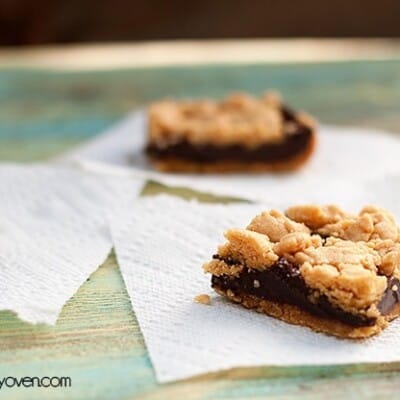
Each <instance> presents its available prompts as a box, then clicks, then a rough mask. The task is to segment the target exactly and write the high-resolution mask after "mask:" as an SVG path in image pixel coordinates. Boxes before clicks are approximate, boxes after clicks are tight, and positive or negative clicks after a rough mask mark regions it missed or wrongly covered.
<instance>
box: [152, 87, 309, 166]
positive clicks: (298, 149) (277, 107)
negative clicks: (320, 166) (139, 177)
mask: <svg viewBox="0 0 400 400" xmlns="http://www.w3.org/2000/svg"><path fill="white" fill-rule="evenodd" d="M315 141H316V125H315V123H314V121H313V119H312V118H311V117H309V116H308V115H306V114H304V113H297V112H294V111H292V110H291V109H289V108H288V107H287V106H286V105H284V104H283V103H282V102H281V100H280V97H279V96H278V95H276V94H274V93H266V94H264V95H263V96H261V97H259V98H256V97H252V96H249V95H247V94H244V93H236V94H232V95H230V96H229V97H228V98H226V99H224V100H222V101H214V100H197V101H174V100H165V101H160V102H157V103H154V104H152V105H151V106H150V107H149V110H148V142H147V147H146V153H147V155H148V157H149V158H150V160H151V162H152V163H153V165H154V166H155V167H156V168H157V169H159V170H161V171H170V172H263V171H291V170H295V169H297V168H299V167H301V166H302V165H303V164H304V163H305V162H306V161H307V160H308V159H309V157H310V156H311V154H312V152H313V150H314V147H315Z"/></svg>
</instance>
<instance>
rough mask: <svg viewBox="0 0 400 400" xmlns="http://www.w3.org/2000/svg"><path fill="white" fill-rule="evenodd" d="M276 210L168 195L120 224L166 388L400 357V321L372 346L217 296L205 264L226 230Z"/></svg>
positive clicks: (140, 312)
mask: <svg viewBox="0 0 400 400" xmlns="http://www.w3.org/2000/svg"><path fill="white" fill-rule="evenodd" d="M342 205H343V207H346V206H347V204H345V203H344V204H342ZM359 206H361V204H359ZM268 207H269V205H268V204H267V205H264V206H262V205H231V206H222V205H201V204H198V203H195V202H191V203H188V202H185V201H183V200H179V199H176V198H169V197H166V196H162V197H157V198H150V199H141V200H139V201H137V202H136V203H135V206H134V207H133V208H131V209H129V210H126V211H124V212H122V213H121V215H120V217H119V218H116V219H114V220H113V223H112V234H113V239H114V243H115V248H116V254H117V258H118V262H119V265H120V268H121V271H122V274H123V277H124V280H125V283H126V286H127V289H128V292H129V295H130V297H131V299H132V304H133V308H134V310H135V313H136V316H137V318H138V321H139V323H140V327H141V330H142V333H143V335H144V339H145V342H146V344H147V348H148V351H149V354H150V358H151V361H152V363H153V366H154V368H155V372H156V376H157V378H158V380H159V381H160V382H169V381H173V380H178V379H184V378H188V377H191V376H193V375H196V374H202V373H207V372H211V371H217V370H221V369H227V368H232V367H239V366H260V365H276V366H290V365H291V366H293V365H315V364H319V365H324V364H348V363H361V362H390V361H400V335H399V328H400V321H395V322H393V323H392V324H391V326H390V327H389V328H387V329H386V330H385V331H384V332H383V333H382V334H380V335H379V336H377V337H374V338H371V339H368V340H364V341H361V342H354V341H350V340H340V339H336V338H333V337H329V336H326V335H324V334H319V333H315V332H313V331H311V330H310V329H308V328H304V327H298V326H293V325H289V324H286V323H284V322H281V321H278V320H276V319H273V318H270V317H268V316H265V315H261V314H258V313H256V312H253V311H249V310H246V309H243V308H241V307H240V306H238V305H234V304H231V303H229V302H227V301H225V300H224V299H222V298H220V297H219V296H218V295H215V294H213V292H212V290H211V289H210V277H209V276H205V275H204V274H203V272H202V268H201V266H202V264H203V263H204V262H205V261H208V260H209V259H210V257H211V255H212V254H214V253H215V250H216V248H217V245H218V244H221V243H223V241H224V239H223V236H222V233H223V231H224V230H225V229H226V228H228V227H232V226H236V227H244V226H246V225H247V224H248V222H249V221H250V220H251V218H252V217H253V216H254V215H255V214H256V213H258V212H259V211H260V210H262V209H266V208H268ZM353 211H354V210H353ZM397 217H398V215H397ZM201 293H208V294H210V295H211V296H212V305H211V306H205V305H201V304H196V303H194V301H193V298H194V297H195V296H196V295H198V294H201Z"/></svg>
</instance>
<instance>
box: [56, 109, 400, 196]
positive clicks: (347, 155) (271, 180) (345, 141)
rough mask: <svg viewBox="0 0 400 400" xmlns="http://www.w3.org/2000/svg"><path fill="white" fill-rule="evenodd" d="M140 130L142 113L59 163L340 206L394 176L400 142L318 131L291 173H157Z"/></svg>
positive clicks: (384, 136) (366, 132) (370, 134)
mask: <svg viewBox="0 0 400 400" xmlns="http://www.w3.org/2000/svg"><path fill="white" fill-rule="evenodd" d="M146 124H147V121H146V114H145V112H144V111H137V112H135V113H133V114H132V115H130V116H128V117H127V118H125V119H124V120H122V121H121V122H120V123H118V124H117V125H115V126H114V127H111V128H110V129H109V130H108V131H107V132H105V133H103V134H102V135H99V136H98V137H96V138H94V139H93V140H91V141H89V142H88V143H86V144H85V145H83V146H82V147H81V148H78V149H75V150H73V151H72V152H71V153H68V154H67V155H65V156H64V157H63V159H64V160H75V161H78V162H80V163H83V164H85V165H86V166H89V167H90V166H91V167H96V168H101V165H98V164H99V163H103V164H105V165H106V166H112V167H114V168H111V170H112V169H113V170H114V172H118V173H120V174H122V175H123V174H129V171H130V173H132V174H133V175H134V176H145V177H147V178H151V179H154V180H158V181H160V182H163V183H165V184H168V185H176V186H187V187H191V188H193V189H197V190H200V191H204V192H210V193H213V194H222V195H229V196H234V197H239V198H248V199H253V200H261V201H268V202H276V203H277V204H292V203H293V202H313V201H314V202H331V203H332V202H333V203H334V202H338V203H342V202H343V201H347V200H348V198H349V195H348V193H349V192H350V193H352V192H353V191H354V188H355V186H358V187H359V189H360V188H361V187H362V186H363V184H364V183H365V182H366V181H367V180H370V179H373V178H376V177H381V176H383V175H387V174H389V173H395V172H398V171H399V170H400V164H399V154H400V139H399V138H397V137H396V136H395V135H390V134H388V133H386V132H382V131H378V130H372V129H361V128H351V127H332V126H321V127H320V132H319V138H318V144H317V149H316V151H315V154H314V155H313V156H312V158H311V160H310V162H309V163H308V164H307V165H306V166H305V167H304V168H302V169H301V170H299V171H297V172H294V173H290V174H275V175H274V174H260V175H257V174H256V175H254V174H228V175H218V174H210V175H194V174H170V173H160V172H157V171H155V170H154V169H153V168H152V167H151V165H150V164H149V163H148V162H147V160H146V157H145V156H144V153H143V149H144V147H145V143H146ZM103 168H104V165H103ZM108 170H110V168H108ZM358 192H360V190H358ZM358 200H360V199H354V202H355V203H356V202H357V201H358Z"/></svg>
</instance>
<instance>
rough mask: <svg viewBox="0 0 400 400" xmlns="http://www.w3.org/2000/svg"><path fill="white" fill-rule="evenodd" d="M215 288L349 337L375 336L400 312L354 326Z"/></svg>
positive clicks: (263, 310) (291, 320) (286, 317)
mask: <svg viewBox="0 0 400 400" xmlns="http://www.w3.org/2000/svg"><path fill="white" fill-rule="evenodd" d="M215 290H216V292H217V293H219V294H221V295H223V296H226V297H227V298H228V299H229V300H231V301H233V302H235V303H239V304H241V305H243V306H244V307H246V308H250V309H255V310H256V311H258V312H260V313H263V314H267V315H270V316H272V317H275V318H279V319H280V320H282V321H285V322H288V323H289V324H293V325H302V326H306V327H309V328H311V329H313V330H314V331H316V332H323V333H326V334H329V335H333V336H338V337H342V338H348V339H364V338H367V337H370V336H373V335H375V334H377V333H379V332H381V331H382V330H383V329H384V328H386V326H387V325H388V323H389V322H390V321H391V320H392V319H394V318H396V317H397V316H398V315H399V314H400V306H397V307H396V308H395V309H394V310H393V311H392V312H391V313H390V314H389V315H386V316H384V317H383V316H379V317H378V318H377V321H376V323H375V324H374V325H373V326H365V327H352V326H349V325H346V324H344V323H342V322H339V321H336V320H329V319H324V318H319V317H317V316H314V315H311V314H309V313H307V312H305V311H303V310H302V309H300V308H299V307H296V306H294V305H291V304H278V303H275V302H272V301H268V300H263V299H259V298H257V297H255V296H251V295H246V294H237V293H235V294H234V293H233V292H231V291H229V290H227V291H224V290H221V289H220V288H215Z"/></svg>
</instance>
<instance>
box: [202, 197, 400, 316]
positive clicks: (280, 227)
mask: <svg viewBox="0 0 400 400" xmlns="http://www.w3.org/2000/svg"><path fill="white" fill-rule="evenodd" d="M226 238H227V240H228V242H227V243H226V244H224V245H223V246H220V248H219V251H218V254H219V256H220V258H221V259H219V260H213V261H211V262H209V263H207V264H205V266H204V268H205V270H206V271H207V272H210V273H213V274H216V275H223V274H225V275H238V274H239V273H240V272H241V271H242V270H241V269H240V268H244V267H247V268H250V269H257V270H263V269H266V268H269V267H270V266H272V265H273V264H274V263H275V262H276V261H277V260H278V259H279V258H281V257H282V258H285V259H287V260H288V261H290V262H292V263H293V264H295V265H297V266H298V267H299V270H300V274H301V276H302V277H303V279H304V281H305V283H306V284H307V286H308V287H310V288H312V289H315V290H317V291H318V292H319V293H320V294H321V295H325V296H326V297H327V298H328V299H329V300H330V301H331V302H332V303H333V304H338V305H340V306H341V307H342V308H345V309H348V310H366V311H365V312H366V313H367V314H368V315H374V314H376V313H377V309H376V306H375V304H376V303H377V302H378V301H379V299H380V298H381V296H382V294H383V292H384V291H385V290H386V287H387V279H386V276H395V277H397V278H400V235H399V227H398V226H397V224H396V221H395V219H394V217H393V216H392V215H391V214H390V213H389V212H387V211H385V210H383V209H380V208H377V207H374V206H366V207H364V208H363V209H362V210H361V211H360V212H359V214H357V215H353V214H350V213H346V212H344V211H343V210H341V209H340V208H339V207H337V206H333V205H328V206H323V207H320V206H311V205H304V206H296V207H291V208H289V209H288V210H287V211H286V215H284V214H282V213H280V212H279V211H276V210H271V211H268V212H263V213H261V214H260V215H258V216H256V217H255V218H254V219H253V220H252V222H251V223H250V225H249V226H248V227H247V229H231V230H229V231H228V232H227V233H226ZM224 259H230V260H235V261H236V262H237V265H233V263H225V262H224V261H223V260H224ZM230 271H232V272H230Z"/></svg>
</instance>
